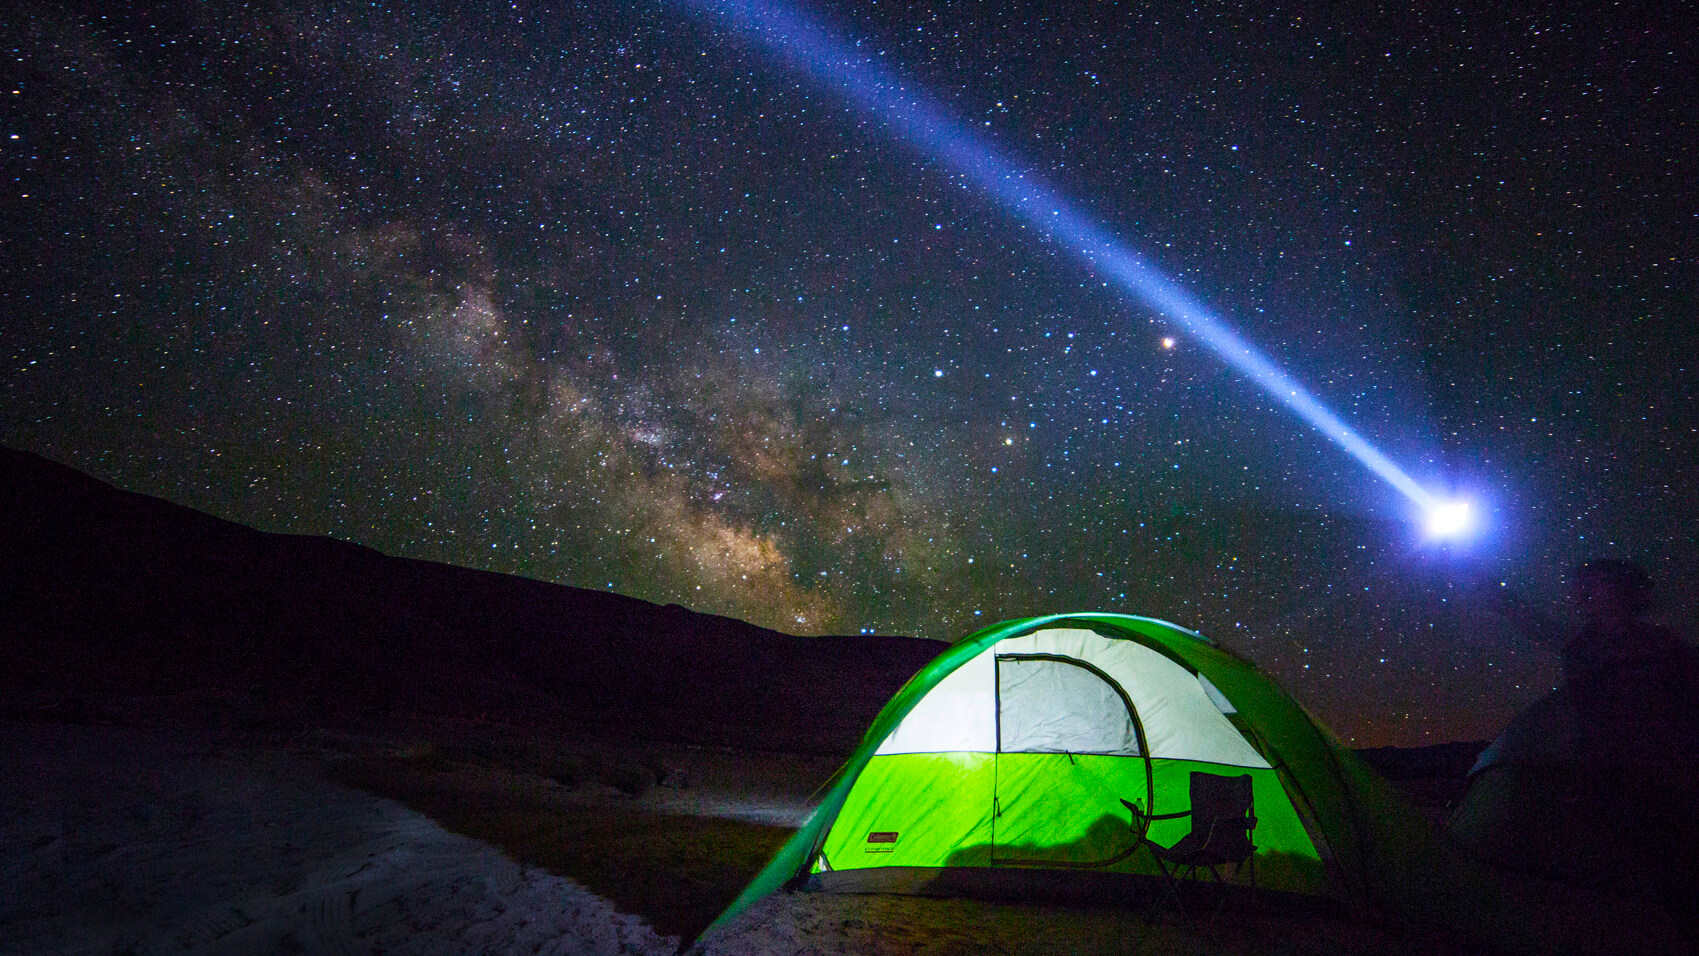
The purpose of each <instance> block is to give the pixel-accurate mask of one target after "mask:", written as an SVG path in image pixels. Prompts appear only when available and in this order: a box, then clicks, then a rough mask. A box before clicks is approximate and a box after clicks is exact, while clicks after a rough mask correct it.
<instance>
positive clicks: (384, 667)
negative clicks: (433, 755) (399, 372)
mask: <svg viewBox="0 0 1699 956" xmlns="http://www.w3.org/2000/svg"><path fill="white" fill-rule="evenodd" d="M0 496H3V498H0V500H3V501H4V507H3V509H0V582H3V587H4V590H3V591H0V601H3V602H4V606H3V607H0V690H4V691H6V692H7V693H8V694H9V695H11V696H14V697H16V696H18V695H28V694H30V693H35V694H58V695H71V696H73V697H76V698H79V699H100V698H104V697H122V696H130V697H134V696H139V695H156V696H162V697H169V696H172V695H186V694H187V695H199V696H201V697H203V698H206V697H212V698H218V699H223V700H236V701H240V702H243V703H244V705H245V706H248V707H250V708H251V709H256V710H258V711H260V712H263V713H265V714H267V715H269V717H268V718H267V719H270V720H283V721H284V722H288V721H291V720H293V721H296V722H313V721H318V720H327V719H328V720H359V719H369V718H374V717H378V716H382V715H390V714H394V715H413V716H425V717H448V718H459V719H467V718H488V719H491V720H495V721H500V722H504V723H514V724H518V725H521V726H529V727H537V728H562V729H564V728H569V727H581V728H586V729H603V730H608V731H611V732H615V733H620V734H622V735H630V736H644V737H652V738H658V739H673V740H684V741H690V742H698V743H711V744H735V745H738V746H744V747H762V748H774V749H791V750H810V751H846V750H848V749H849V748H851V747H852V746H853V745H854V744H855V742H856V741H857V740H858V739H859V737H860V735H861V734H862V732H863V731H864V730H865V729H866V727H867V724H868V723H869V722H870V721H871V720H872V718H873V716H874V714H875V713H877V711H878V709H879V708H880V707H881V706H882V705H883V704H884V702H885V701H886V699H887V698H889V697H890V695H891V694H892V693H894V692H895V691H896V689H897V688H898V687H899V686H901V684H902V682H903V681H904V680H906V679H907V678H908V677H909V676H910V675H911V674H913V673H914V672H915V671H916V670H918V669H919V668H920V667H921V666H922V665H924V664H925V663H926V662H927V661H929V660H930V659H931V658H932V657H933V656H934V655H935V654H937V652H938V651H939V650H940V649H941V648H942V645H940V644H939V643H937V642H934V641H927V640H919V639H914V638H903V637H867V636H853V637H795V636H792V635H788V634H783V633H780V632H778V631H772V630H767V629H765V628H761V627H756V626H754V625H751V624H746V623H744V622H742V621H737V620H733V619H730V618H724V617H717V616H714V615H709V614H700V613H697V612H694V611H690V610H687V609H685V608H683V607H679V606H677V605H668V606H665V607H663V606H659V605H655V604H650V603H648V602H646V601H640V600H637V599H634V598H629V597H624V596H621V595H618V594H610V593H606V592H600V591H590V590H584V589H580V588H572V587H565V586H562V585H557V584H548V583H545V582H542V581H535V580H530V579H527V578H521V577H514V576H510V575H502V574H494V573H491V572H485V571H475V570H470V569H467V568H460V567H454V566H451V565H446V564H437V563H433V562H428V561H416V560H411V559H405V558H395V557H389V556H386V555H384V554H381V553H379V552H377V551H374V550H372V549H370V548H366V547H362V546H360V545H356V544H350V543H348V542H344V541H338V540H336V539H333V538H326V537H311V536H300V535H281V534H270V533H266V532H262V531H257V530H254V529H252V528H248V527H245V526H242V525H239V524H235V523H233V522H229V521H224V520H222V519H219V518H215V517H212V516H210V515H207V514H203V513H201V512H198V511H194V510H192V509H190V508H185V507H182V506H180V505H175V504H172V503H170V502H168V501H164V500H161V499H158V498H153V497H149V496H146V495H140V494H135V493H132V492H126V491H121V490H118V489H115V488H113V487H111V486H109V485H106V484H104V483H102V482H99V481H97V480H95V479H93V478H90V477H88V476H87V475H84V474H82V473H80V472H77V471H75V470H73V469H70V468H67V467H65V466H63V465H59V464H55V463H53V462H51V461H48V460H47V459H44V458H41V457H39V456H36V455H32V454H29V453H26V452H20V451H14V450H10V449H0Z"/></svg>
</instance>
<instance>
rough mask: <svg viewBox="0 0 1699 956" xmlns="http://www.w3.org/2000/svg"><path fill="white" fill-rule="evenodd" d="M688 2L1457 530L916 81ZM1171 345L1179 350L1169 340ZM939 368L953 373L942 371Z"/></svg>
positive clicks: (1286, 378) (849, 52) (1350, 432)
mask: <svg viewBox="0 0 1699 956" xmlns="http://www.w3.org/2000/svg"><path fill="white" fill-rule="evenodd" d="M687 2H689V3H691V4H692V5H694V6H695V7H697V8H699V9H701V10H704V11H706V12H708V13H710V14H713V15H715V16H717V17H719V18H721V19H722V21H723V22H726V23H728V24H729V25H730V26H732V27H733V28H734V29H736V30H737V31H739V32H740V33H742V34H744V35H746V36H749V37H752V38H753V39H755V40H756V41H758V42H759V43H761V44H763V45H765V46H766V47H768V48H769V49H771V50H772V51H773V52H774V53H776V54H777V55H778V56H779V58H780V59H782V60H783V61H784V62H786V63H787V64H789V65H790V66H792V67H795V68H797V69H799V70H801V71H802V72H805V73H807V74H809V75H810V76H812V77H814V79H815V80H816V81H818V82H819V83H821V84H822V85H824V86H826V87H829V88H831V89H835V90H837V91H838V92H839V93H841V94H842V95H843V96H844V97H845V98H847V99H848V100H849V101H850V102H851V103H853V104H855V105H856V106H858V107H860V108H861V109H862V110H864V111H865V112H867V113H869V114H871V115H873V116H875V117H878V118H879V119H881V120H883V121H884V123H885V124H886V126H887V128H888V129H889V130H890V131H891V132H892V133H893V134H894V135H896V136H898V137H900V138H901V139H903V140H906V141H907V142H908V143H910V144H911V145H912V146H914V147H915V148H916V149H918V150H920V151H921V152H922V153H924V154H926V155H927V156H929V157H931V158H933V159H934V160H937V161H938V162H939V163H941V164H942V165H943V166H944V167H946V168H947V170H948V171H949V172H950V174H951V177H952V179H955V180H959V181H960V182H961V183H962V185H963V186H964V187H966V186H969V185H971V186H976V187H977V188H979V189H980V190H981V191H983V192H985V193H987V194H988V195H990V196H991V197H992V198H993V199H995V200H997V202H998V203H999V204H1001V205H1002V206H1003V208H1004V209H1005V210H1006V211H1007V212H1008V213H1009V214H1010V215H1012V216H1014V217H1016V218H1018V219H1020V220H1023V221H1024V222H1026V223H1027V224H1028V225H1029V226H1032V227H1034V228H1036V229H1037V230H1038V231H1039V232H1040V233H1042V234H1043V235H1045V236H1047V237H1048V238H1050V239H1053V240H1055V241H1056V242H1057V243H1059V244H1060V245H1061V246H1063V247H1064V248H1066V249H1068V250H1070V251H1071V252H1073V253H1074V255H1076V256H1077V257H1079V258H1080V259H1082V260H1084V262H1085V263H1086V264H1087V265H1088V266H1089V267H1091V268H1093V269H1095V270H1097V271H1098V272H1099V273H1100V274H1101V275H1103V276H1105V277H1107V278H1108V279H1109V280H1110V281H1111V282H1113V283H1114V285H1115V286H1116V287H1117V288H1119V289H1120V290H1121V291H1122V292H1124V293H1127V294H1128V295H1131V296H1133V297H1134V298H1136V299H1138V300H1139V301H1141V302H1143V303H1144V304H1145V305H1146V306H1147V307H1149V308H1151V309H1154V310H1156V311H1158V312H1160V313H1162V314H1163V315H1164V316H1165V317H1166V318H1168V319H1169V320H1170V321H1172V322H1174V323H1176V324H1178V325H1179V326H1180V327H1181V328H1183V329H1184V330H1185V331H1187V332H1189V333H1190V334H1191V335H1192V336H1193V337H1195V338H1196V339H1198V340H1199V341H1201V342H1203V343H1204V344H1205V345H1207V346H1209V348H1210V349H1211V350H1213V351H1214V352H1215V353H1216V354H1217V355H1218V356H1220V357H1221V359H1222V360H1223V361H1225V362H1226V363H1227V364H1229V365H1231V366H1232V367H1234V368H1235V369H1238V370H1239V371H1240V372H1242V373H1243V374H1244V375H1245V376H1246V377H1247V378H1249V379H1251V380H1252V381H1253V382H1255V383H1256V384H1257V385H1259V386H1261V387H1262V388H1263V389H1264V390H1265V391H1267V392H1268V393H1269V394H1270V395H1271V396H1273V397H1274V398H1275V399H1276V400H1278V401H1279V402H1280V403H1281V404H1283V405H1285V406H1286V407H1287V408H1289V409H1291V410H1292V411H1293V412H1295V413H1297V414H1298V415H1299V416H1300V417H1301V418H1303V419H1304V420H1305V421H1307V422H1309V423H1310V424H1311V425H1314V426H1315V427H1316V429H1317V430H1318V431H1320V432H1321V433H1322V434H1324V435H1326V436H1327V437H1328V438H1329V439H1331V440H1332V441H1333V442H1334V443H1335V444H1337V445H1339V447H1341V448H1343V449H1344V450H1345V451H1346V452H1348V453H1349V454H1350V455H1351V456H1352V457H1354V458H1356V459H1357V460H1358V461H1360V462H1362V463H1363V465H1364V466H1366V467H1367V468H1368V469H1369V470H1371V471H1373V472H1374V473H1375V474H1377V475H1379V476H1380V477H1382V478H1383V479H1385V480H1386V481H1387V482H1388V483H1389V484H1391V485H1392V486H1393V487H1394V488H1396V489H1398V491H1400V492H1401V493H1403V494H1404V495H1405V496H1406V497H1407V498H1409V499H1410V500H1411V501H1413V502H1415V503H1416V504H1417V506H1418V507H1419V508H1420V510H1421V512H1422V513H1423V514H1424V515H1433V514H1435V513H1436V512H1437V513H1440V514H1443V515H1445V516H1446V517H1445V524H1446V526H1448V527H1449V526H1450V525H1451V524H1452V523H1454V522H1456V521H1457V519H1458V516H1459V512H1458V511H1457V503H1454V502H1445V501H1442V500H1440V498H1439V497H1438V496H1437V495H1435V494H1433V493H1432V492H1430V491H1428V490H1427V489H1425V488H1423V487H1422V486H1421V485H1420V484H1418V483H1417V482H1416V480H1415V479H1414V478H1411V477H1410V476H1409V475H1408V474H1406V473H1405V472H1404V470H1403V469H1402V468H1399V467H1398V465H1396V464H1395V463H1394V462H1393V461H1392V460H1391V459H1390V458H1388V457H1387V456H1386V455H1385V454H1383V453H1382V452H1381V451H1380V450H1379V449H1378V448H1375V447H1374V446H1373V445H1371V444H1370V443H1369V442H1368V440H1367V439H1365V438H1363V436H1361V435H1359V434H1358V433H1357V432H1356V430H1354V429H1353V428H1351V426H1349V425H1347V424H1346V423H1345V422H1344V421H1343V420H1342V419H1341V418H1340V417H1339V416H1338V415H1337V414H1335V413H1334V412H1333V411H1332V410H1331V409H1329V408H1328V407H1327V406H1325V405H1323V404H1322V403H1321V400H1320V399H1318V398H1316V397H1315V396H1314V395H1312V394H1311V393H1310V391H1309V390H1308V389H1306V388H1305V387H1304V386H1303V385H1302V384H1300V383H1299V382H1298V381H1297V379H1294V378H1293V377H1292V376H1291V375H1289V374H1288V373H1287V372H1286V371H1285V370H1284V369H1282V368H1280V367H1279V366H1278V365H1276V364H1275V363H1274V362H1273V361H1272V360H1271V359H1269V358H1268V357H1267V356H1266V355H1264V354H1263V353H1262V352H1261V351H1259V350H1258V349H1257V348H1256V347H1255V346H1253V345H1252V344H1251V343H1250V342H1248V341H1246V340H1245V339H1244V338H1243V337H1242V336H1240V335H1239V333H1238V332H1237V331H1235V330H1234V329H1233V328H1231V327H1230V326H1229V325H1228V324H1227V323H1226V322H1225V321H1224V320H1223V319H1222V318H1221V317H1220V316H1218V315H1216V314H1215V313H1214V312H1213V311H1211V310H1210V309H1209V307H1207V306H1206V305H1204V304H1203V302H1201V301H1200V300H1198V299H1197V298H1195V297H1193V296H1192V294H1191V293H1190V292H1188V291H1186V290H1185V289H1183V288H1181V287H1180V286H1179V285H1177V284H1176V283H1174V282H1173V281H1172V280H1170V279H1169V278H1168V277H1167V276H1164V275H1163V274H1162V273H1160V272H1158V271H1157V270H1156V268H1155V267H1154V266H1152V265H1151V264H1150V263H1148V262H1146V261H1145V259H1144V258H1143V257H1142V256H1140V255H1139V254H1138V253H1137V252H1135V251H1133V250H1132V249H1130V248H1128V247H1127V246H1125V245H1123V244H1122V243H1121V241H1120V240H1119V239H1117V238H1116V237H1115V236H1114V235H1112V234H1111V233H1110V232H1109V231H1108V230H1107V229H1106V228H1104V227H1103V226H1101V225H1099V224H1098V223H1096V222H1093V221H1092V220H1091V219H1090V218H1089V217H1088V216H1086V215H1085V214H1084V213H1082V212H1081V211H1079V210H1078V209H1076V208H1075V207H1074V206H1073V204H1071V203H1069V202H1068V201H1067V200H1066V199H1064V198H1063V197H1062V196H1061V194H1059V193H1057V192H1056V191H1055V190H1054V189H1052V188H1051V187H1050V186H1048V185H1046V184H1045V183H1044V182H1043V181H1042V180H1041V179H1040V178H1039V176H1038V175H1037V174H1036V173H1035V172H1033V171H1032V170H1030V169H1028V168H1026V167H1024V166H1022V165H1021V164H1019V163H1017V162H1015V160H1014V159H1013V158H1012V157H1010V156H1007V155H1005V154H1004V153H1003V152H1001V151H1000V150H998V149H997V148H996V147H995V146H994V145H992V143H991V142H990V141H989V140H986V139H984V138H983V137H981V136H978V135H975V134H974V133H973V132H971V131H970V130H969V129H968V128H967V127H966V126H965V125H963V124H962V123H960V122H958V121H956V120H954V119H952V118H951V117H949V116H948V115H947V114H946V113H945V111H944V110H943V108H942V107H941V106H940V105H939V104H937V103H936V102H934V101H933V100H932V99H931V98H929V97H927V96H925V95H924V94H923V93H921V92H920V91H919V90H918V89H917V88H916V87H915V86H914V85H913V84H912V83H910V82H908V81H907V80H905V79H904V78H902V77H900V76H899V75H897V74H896V73H894V72H892V71H891V70H889V69H887V68H885V67H884V66H881V65H880V64H879V63H878V62H876V60H875V59H874V58H873V57H872V56H871V55H869V54H868V53H864V52H863V51H862V49H861V47H860V44H857V43H851V42H848V41H846V40H844V39H842V38H840V37H837V36H835V35H833V34H832V33H831V32H830V31H828V30H827V29H826V28H825V27H823V26H821V25H820V24H818V23H815V22H814V21H812V20H810V19H808V18H806V17H804V16H803V15H801V14H799V13H797V12H796V11H795V10H792V9H789V8H787V7H783V6H781V5H779V4H776V3H771V2H767V0H687ZM1163 347H1164V348H1172V347H1173V346H1172V345H1171V344H1170V342H1169V341H1168V340H1166V339H1165V340H1164V341H1163ZM933 374H934V375H935V376H936V377H942V375H943V373H942V371H938V372H934V373H933ZM1466 510H1467V509H1466V506H1465V513H1466ZM1430 523H1431V522H1430Z"/></svg>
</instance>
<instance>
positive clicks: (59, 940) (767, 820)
mask: <svg viewBox="0 0 1699 956" xmlns="http://www.w3.org/2000/svg"><path fill="white" fill-rule="evenodd" d="M639 749H640V750H641V752H638V751H639ZM831 769H832V768H831V766H830V763H829V762H823V761H822V760H821V759H820V758H801V757H794V756H785V755H774V754H740V753H732V752H726V751H712V750H706V749H700V748H688V747H677V746H674V747H670V748H668V747H654V746H647V747H643V748H630V747H627V748H624V749H622V748H620V747H617V746H611V745H606V744H590V743H584V744H582V745H579V746H576V747H566V748H564V750H562V751H561V752H557V753H554V754H552V755H547V754H545V755H542V756H539V755H538V754H537V753H536V752H534V751H528V750H527V749H526V748H524V747H511V746H491V745H489V744H487V743H486V744H467V743H464V742H461V743H455V742H453V741H449V742H446V743H425V744H420V743H416V742H415V743H406V742H397V741H395V740H393V739H381V740H380V739H377V738H361V737H353V736H348V735H324V734H319V735H309V736H306V737H301V738H296V739H280V740H273V741H270V742H256V741H255V740H253V739H238V738H235V737H232V736H231V735H230V734H220V735H214V734H211V733H187V732H182V731H168V730H163V729H151V730H148V729H137V728H133V727H119V726H86V725H85V726H77V725H67V724H53V723H29V722H14V723H3V724H0V953H6V954H21V953H29V954H35V953H77V954H82V953H89V954H93V953H101V954H107V953H138V954H141V953H159V954H167V953H197V954H200V953H206V954H212V953H264V952H280V953H282V952H293V953H327V954H337V956H346V954H367V953H370V954H391V953H394V954H402V953H417V954H427V953H429V954H435V953H468V954H483V953H489V954H495V953H586V954H588V953H608V954H615V953H655V954H670V953H674V952H676V951H677V950H678V948H679V945H680V940H681V938H688V937H690V936H693V935H694V930H695V929H696V928H699V927H700V926H701V925H704V924H705V923H706V922H707V920H708V919H710V918H711V917H712V914H713V913H716V912H718V909H719V908H720V907H721V906H723V905H724V903H725V902H727V901H728V900H729V899H730V897H731V895H734V894H735V893H736V891H737V889H738V888H740V887H741V886H742V885H743V883H744V882H745V881H746V880H747V879H748V878H749V876H750V875H752V873H753V872H754V871H755V869H757V868H758V867H759V866H760V865H761V863H762V862H764V861H765V859H766V858H767V855H768V854H770V853H771V851H772V849H773V848H774V847H776V846H777V845H778V844H779V843H781V842H782V841H783V840H784V838H785V837H786V836H787V835H788V833H789V832H790V828H792V827H794V826H795V825H797V824H798V823H799V822H800V821H801V820H802V819H803V818H804V817H805V816H806V813H807V811H808V809H809V803H808V801H809V798H810V794H811V791H812V789H813V788H814V787H815V786H817V785H818V784H819V783H820V782H821V781H823V780H824V779H825V778H826V777H827V776H828V775H829V774H830V772H831ZM379 794H387V795H388V796H380V795H379ZM392 797H400V798H401V799H392ZM403 800H404V801H405V802H403ZM421 811H423V812H421ZM438 821H441V822H440V823H439V822H438ZM445 827H446V828H445ZM451 831H460V832H451ZM466 833H473V834H476V835H477V836H478V837H480V838H481V839H474V838H473V837H471V836H467V835H464V834H466ZM704 950H705V951H706V952H707V953H711V954H724V956H741V954H757V953H760V954H768V953H772V954H785V953H799V954H800V953H845V954H881V956H883V954H891V956H923V954H924V956H931V954H958V953H960V954H966V953H1010V954H1013V953H1031V954H1043V953H1056V954H1063V953H1068V954H1073V953H1150V954H1162V953H1177V954H1191V953H1222V954H1232V953H1279V954H1296V953H1327V954H1329V956H1345V954H1353V953H1364V954H1370V953H1372V954H1375V956H1393V954H1403V953H1451V952H1467V951H1470V950H1469V949H1468V948H1467V947H1459V946H1458V945H1457V944H1454V943H1447V942H1445V941H1443V940H1441V939H1438V938H1436V937H1429V936H1423V935H1421V934H1412V933H1392V932H1389V931H1386V930H1384V929H1377V928H1372V927H1367V926H1363V925H1359V924H1355V923H1352V922H1349V921H1345V920H1341V919H1334V918H1330V917H1321V916H1317V915H1315V914H1307V915H1304V916H1303V917H1301V918H1295V917H1293V916H1291V915H1283V914H1278V913H1270V912H1251V913H1242V912H1232V913H1229V914H1228V915H1226V916H1223V917H1221V918H1218V919H1215V920H1213V921H1210V920H1207V919H1203V918H1200V917H1198V916H1194V917H1192V918H1190V919H1189V920H1182V919H1181V918H1179V917H1178V916H1176V915H1175V914H1173V913H1171V912H1157V913H1150V912H1147V911H1146V910H1144V909H1143V908H1139V907H1123V906H1102V905H1098V906H1084V905H1078V906H1063V905H1008V904H995V903H989V902H982V901H972V900H937V899H922V898H912V897H892V896H849V895H832V894H807V893H802V894H780V895H776V896H773V897H770V898H769V899H767V900H766V901H764V902H762V903H761V904H758V905H757V906H756V907H755V908H754V909H753V910H752V911H751V912H750V913H748V914H747V916H746V917H745V918H744V919H743V920H742V921H740V923H739V924H737V925H736V926H734V927H732V928H731V929H730V930H728V931H726V932H723V933H720V934H718V935H716V936H715V937H712V938H710V939H708V940H706V941H705V944H704Z"/></svg>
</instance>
